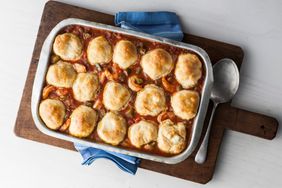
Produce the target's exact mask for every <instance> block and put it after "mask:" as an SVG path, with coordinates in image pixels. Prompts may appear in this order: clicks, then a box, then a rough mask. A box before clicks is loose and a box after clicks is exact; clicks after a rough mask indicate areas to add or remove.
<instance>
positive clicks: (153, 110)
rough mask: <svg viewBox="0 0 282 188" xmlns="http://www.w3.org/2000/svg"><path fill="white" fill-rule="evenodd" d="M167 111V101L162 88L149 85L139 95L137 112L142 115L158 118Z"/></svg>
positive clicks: (137, 97)
mask: <svg viewBox="0 0 282 188" xmlns="http://www.w3.org/2000/svg"><path fill="white" fill-rule="evenodd" d="M165 109H166V99H165V94H164V91H163V89H162V88H160V87H158V86H156V85H154V84H149V85H146V86H145V87H144V88H143V89H142V90H141V91H139V92H138V93H137V96H136V100H135V110H136V111H137V112H138V113H139V114H140V115H144V116H146V115H150V116H156V115H158V114H159V113H160V112H162V111H164V110H165Z"/></svg>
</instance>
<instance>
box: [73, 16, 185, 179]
mask: <svg viewBox="0 0 282 188" xmlns="http://www.w3.org/2000/svg"><path fill="white" fill-rule="evenodd" d="M115 24H116V26H120V27H122V28H125V29H131V30H135V31H139V32H144V33H148V34H152V35H157V36H161V37H166V38H170V39H173V40H177V41H181V40H182V39H183V32H182V30H181V26H180V22H179V19H178V17H177V15H176V14H175V13H173V12H119V13H117V14H116V15H115ZM74 146H75V148H76V150H77V151H79V152H80V154H81V156H82V158H83V162H82V164H83V165H90V164H91V163H92V162H93V161H95V160H96V159H100V158H103V159H109V160H111V161H113V162H114V163H115V164H116V165H117V166H118V167H119V168H120V169H122V170H124V171H125V172H128V173H130V174H135V173H136V171H137V168H138V166H139V164H140V159H139V158H137V157H132V156H129V155H124V154H119V153H115V152H110V151H105V150H101V149H97V148H93V147H88V146H84V145H81V144H77V143H75V144H74Z"/></svg>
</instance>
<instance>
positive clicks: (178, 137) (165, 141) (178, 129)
mask: <svg viewBox="0 0 282 188" xmlns="http://www.w3.org/2000/svg"><path fill="white" fill-rule="evenodd" d="M157 143H158V148H159V149H160V150H162V151H163V152H166V153H170V154H178V153H180V152H181V151H183V149H184V148H185V146H186V128H185V125H184V123H177V124H174V123H173V122H172V121H171V120H170V119H167V120H164V121H162V122H161V123H160V125H159V132H158V140H157Z"/></svg>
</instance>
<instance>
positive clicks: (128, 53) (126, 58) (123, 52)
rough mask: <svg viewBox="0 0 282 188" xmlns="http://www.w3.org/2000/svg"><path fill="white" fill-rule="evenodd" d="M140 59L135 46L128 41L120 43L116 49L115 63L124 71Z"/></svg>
mask: <svg viewBox="0 0 282 188" xmlns="http://www.w3.org/2000/svg"><path fill="white" fill-rule="evenodd" d="M137 58H138V55H137V49H136V47H135V45H134V44H133V43H132V42H130V41H128V40H121V41H119V42H118V43H117V44H116V46H115V48H114V55H113V62H114V63H116V64H118V66H119V67H120V68H122V69H127V68H128V67H129V66H131V65H133V64H135V63H136V60H137Z"/></svg>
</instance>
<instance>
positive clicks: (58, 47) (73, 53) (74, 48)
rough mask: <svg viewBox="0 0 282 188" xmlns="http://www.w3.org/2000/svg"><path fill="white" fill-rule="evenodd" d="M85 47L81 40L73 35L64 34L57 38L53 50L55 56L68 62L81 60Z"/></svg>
mask: <svg viewBox="0 0 282 188" xmlns="http://www.w3.org/2000/svg"><path fill="white" fill-rule="evenodd" d="M82 49H83V45H82V43H81V41H80V39H79V38H78V37H77V36H76V35H74V34H72V33H64V34H61V35H58V36H57V37H56V38H55V41H54V44H53V50H54V52H55V54H57V55H58V56H60V58H62V59H63V60H66V61H76V60H79V59H80V57H81V55H82Z"/></svg>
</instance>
